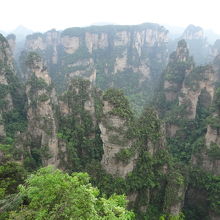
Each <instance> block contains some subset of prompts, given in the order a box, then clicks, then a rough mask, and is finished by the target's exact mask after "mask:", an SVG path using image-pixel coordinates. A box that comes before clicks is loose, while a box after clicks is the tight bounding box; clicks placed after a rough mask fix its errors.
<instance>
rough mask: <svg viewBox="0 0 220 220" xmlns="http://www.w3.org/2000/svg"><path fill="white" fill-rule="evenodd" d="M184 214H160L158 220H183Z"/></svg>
mask: <svg viewBox="0 0 220 220" xmlns="http://www.w3.org/2000/svg"><path fill="white" fill-rule="evenodd" d="M184 219H185V216H184V214H183V213H180V214H178V215H162V216H160V218H159V220H184Z"/></svg>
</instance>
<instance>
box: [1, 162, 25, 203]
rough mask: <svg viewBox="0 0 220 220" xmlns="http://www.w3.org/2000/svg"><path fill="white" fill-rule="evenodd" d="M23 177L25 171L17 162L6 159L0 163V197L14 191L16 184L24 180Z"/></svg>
mask: <svg viewBox="0 0 220 220" xmlns="http://www.w3.org/2000/svg"><path fill="white" fill-rule="evenodd" d="M25 177H26V172H25V170H24V168H23V167H22V166H21V165H19V164H18V163H15V162H10V161H8V162H6V163H5V164H0V180H1V181H0V192H1V194H0V199H2V198H4V196H5V195H8V194H13V193H15V192H16V191H17V186H18V185H19V184H21V183H23V182H24V179H25Z"/></svg>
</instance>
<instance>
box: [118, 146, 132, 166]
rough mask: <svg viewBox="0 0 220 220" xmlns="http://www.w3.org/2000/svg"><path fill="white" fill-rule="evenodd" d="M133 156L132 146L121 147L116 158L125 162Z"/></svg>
mask: <svg viewBox="0 0 220 220" xmlns="http://www.w3.org/2000/svg"><path fill="white" fill-rule="evenodd" d="M132 156H134V150H133V149H131V148H126V149H121V150H120V151H119V152H118V153H117V154H115V158H116V159H117V160H118V161H122V162H123V163H128V162H129V159H130V158H131V157H132Z"/></svg>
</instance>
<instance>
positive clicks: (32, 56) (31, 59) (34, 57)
mask: <svg viewBox="0 0 220 220" xmlns="http://www.w3.org/2000/svg"><path fill="white" fill-rule="evenodd" d="M39 61H41V57H40V55H39V54H38V53H36V52H34V51H32V52H29V53H28V54H27V57H26V60H25V64H26V65H27V66H28V67H35V66H36V64H37V62H39Z"/></svg>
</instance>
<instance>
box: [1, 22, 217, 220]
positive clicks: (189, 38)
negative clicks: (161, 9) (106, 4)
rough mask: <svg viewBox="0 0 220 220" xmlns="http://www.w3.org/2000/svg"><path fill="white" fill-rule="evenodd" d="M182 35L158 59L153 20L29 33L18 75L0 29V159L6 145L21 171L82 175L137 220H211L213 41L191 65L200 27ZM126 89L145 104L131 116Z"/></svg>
mask: <svg viewBox="0 0 220 220" xmlns="http://www.w3.org/2000/svg"><path fill="white" fill-rule="evenodd" d="M183 38H185V39H186V40H181V41H179V42H178V43H177V48H176V50H175V51H174V52H173V53H171V55H170V58H169V61H168V64H167V66H166V67H165V64H166V63H167V31H166V30H165V29H164V28H163V27H161V26H159V25H156V24H143V25H137V26H104V27H88V28H70V29H66V30H64V31H62V32H58V31H56V30H51V31H48V32H46V33H45V34H41V33H35V34H33V35H29V36H28V37H27V40H26V44H25V48H26V51H24V52H23V53H22V55H21V58H20V61H21V63H20V64H21V65H20V77H21V78H22V79H23V81H22V83H21V82H20V81H19V79H18V78H16V74H17V73H16V70H15V67H14V65H13V55H12V50H14V46H15V44H14V37H13V36H11V37H9V38H8V41H9V42H7V40H6V39H5V38H4V37H2V36H0V90H1V92H0V160H1V158H2V155H3V154H4V152H3V150H2V145H4V146H6V148H7V149H9V150H10V151H11V154H12V155H13V160H15V161H19V163H21V164H23V166H24V167H25V168H26V169H28V170H30V171H33V170H35V169H37V168H39V167H41V166H46V165H54V166H56V167H58V168H61V169H64V170H65V171H67V172H76V171H83V172H89V173H90V175H91V178H92V182H93V183H94V184H95V185H97V186H98V187H99V188H100V190H101V192H102V193H105V194H106V195H107V196H108V195H111V194H113V193H121V194H126V195H127V198H128V199H129V205H130V207H131V208H132V209H134V210H135V211H136V213H137V219H159V218H162V219H170V220H172V219H179V220H180V219H182V216H183V214H182V213H184V215H185V216H186V219H187V220H189V219H195V220H197V219H198V220H199V219H211V220H216V219H219V218H220V217H219V216H220V213H219V208H218V207H219V206H218V205H219V175H220V157H219V155H220V153H219V152H220V147H219V146H220V132H219V129H220V111H219V108H220V87H219V85H220V84H219V82H220V55H219V48H218V42H216V44H215V45H214V46H213V48H212V49H213V53H212V54H213V57H214V56H215V59H214V62H213V63H210V65H206V66H196V64H195V62H194V58H193V57H191V54H193V53H194V52H193V48H192V45H194V46H195V43H193V42H194V40H196V42H202V45H203V46H204V45H205V43H204V42H205V39H204V35H203V32H202V30H201V29H200V28H197V27H194V26H190V27H188V29H187V30H186V31H185V33H184V35H183ZM187 42H191V43H192V45H191V46H190V44H189V46H188V45H187ZM197 46H198V45H197ZM200 46H201V45H200ZM200 46H199V47H200ZM190 47H191V49H190V50H189V48H190ZM197 49H198V48H196V50H197ZM196 50H195V53H197V52H196ZM190 51H191V52H190ZM205 56H206V55H205ZM205 56H204V57H205ZM200 58H201V57H200ZM195 59H199V58H198V57H197V58H195ZM162 69H163V71H162ZM17 75H18V74H17ZM158 81H159V83H158ZM94 84H95V85H96V86H98V87H99V89H97V88H96V87H94ZM156 85H157V86H158V88H157V89H156V92H155V96H153V95H152V94H153V90H154V89H155V87H156ZM109 87H119V88H121V89H122V90H123V91H122V90H117V89H113V88H111V89H108V88H109ZM100 88H101V89H103V90H105V91H101V90H100ZM124 94H125V95H127V96H128V99H130V100H131V101H132V104H133V106H134V105H136V107H137V106H139V107H140V106H143V103H145V102H147V100H148V101H149V99H150V98H151V99H152V100H153V102H152V103H151V104H149V106H148V108H146V109H145V110H144V111H142V113H140V115H135V113H134V112H133V111H132V108H131V106H130V105H129V100H128V99H127V97H126V96H125V95H124ZM140 112H141V111H140Z"/></svg>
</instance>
